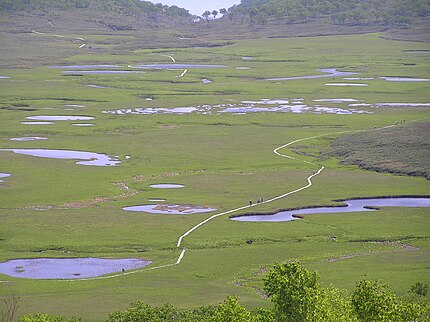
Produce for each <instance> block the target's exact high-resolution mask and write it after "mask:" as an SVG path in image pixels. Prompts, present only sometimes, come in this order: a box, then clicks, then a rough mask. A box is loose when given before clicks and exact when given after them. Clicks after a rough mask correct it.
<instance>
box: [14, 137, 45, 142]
mask: <svg viewBox="0 0 430 322" xmlns="http://www.w3.org/2000/svg"><path fill="white" fill-rule="evenodd" d="M9 140H11V141H22V142H27V141H39V140H47V138H43V137H40V136H24V137H21V138H11V139H9Z"/></svg>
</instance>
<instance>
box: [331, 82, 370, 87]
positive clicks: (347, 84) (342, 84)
mask: <svg viewBox="0 0 430 322" xmlns="http://www.w3.org/2000/svg"><path fill="white" fill-rule="evenodd" d="M325 85H326V86H355V87H363V86H369V84H360V83H327V84H325Z"/></svg>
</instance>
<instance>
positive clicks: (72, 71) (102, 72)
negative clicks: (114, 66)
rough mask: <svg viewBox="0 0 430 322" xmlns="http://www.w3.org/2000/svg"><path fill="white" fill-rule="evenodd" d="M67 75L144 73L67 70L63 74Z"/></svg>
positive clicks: (138, 72)
mask: <svg viewBox="0 0 430 322" xmlns="http://www.w3.org/2000/svg"><path fill="white" fill-rule="evenodd" d="M62 73H63V74H65V75H71V76H81V75H114V74H142V73H144V72H140V71H135V70H76V71H75V70H65V71H63V72H62Z"/></svg>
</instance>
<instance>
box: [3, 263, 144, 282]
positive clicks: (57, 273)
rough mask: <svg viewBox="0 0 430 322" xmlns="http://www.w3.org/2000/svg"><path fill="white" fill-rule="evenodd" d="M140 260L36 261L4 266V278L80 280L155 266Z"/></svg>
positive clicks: (5, 264) (4, 264)
mask: <svg viewBox="0 0 430 322" xmlns="http://www.w3.org/2000/svg"><path fill="white" fill-rule="evenodd" d="M151 263H152V262H151V261H145V260H141V259H137V258H124V259H103V258H36V259H14V260H10V261H8V262H3V263H0V274H5V275H8V276H12V277H19V278H32V279H80V278H89V277H97V276H102V275H106V274H111V273H116V272H123V271H126V270H131V269H137V268H142V267H145V266H148V265H149V264H151Z"/></svg>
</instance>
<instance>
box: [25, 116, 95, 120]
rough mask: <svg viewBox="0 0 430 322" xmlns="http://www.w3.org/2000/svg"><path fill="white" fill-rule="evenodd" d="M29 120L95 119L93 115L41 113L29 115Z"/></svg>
mask: <svg viewBox="0 0 430 322" xmlns="http://www.w3.org/2000/svg"><path fill="white" fill-rule="evenodd" d="M27 119H28V120H36V121H89V120H94V117H92V116H72V115H62V116H55V115H41V116H29V117H27Z"/></svg>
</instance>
